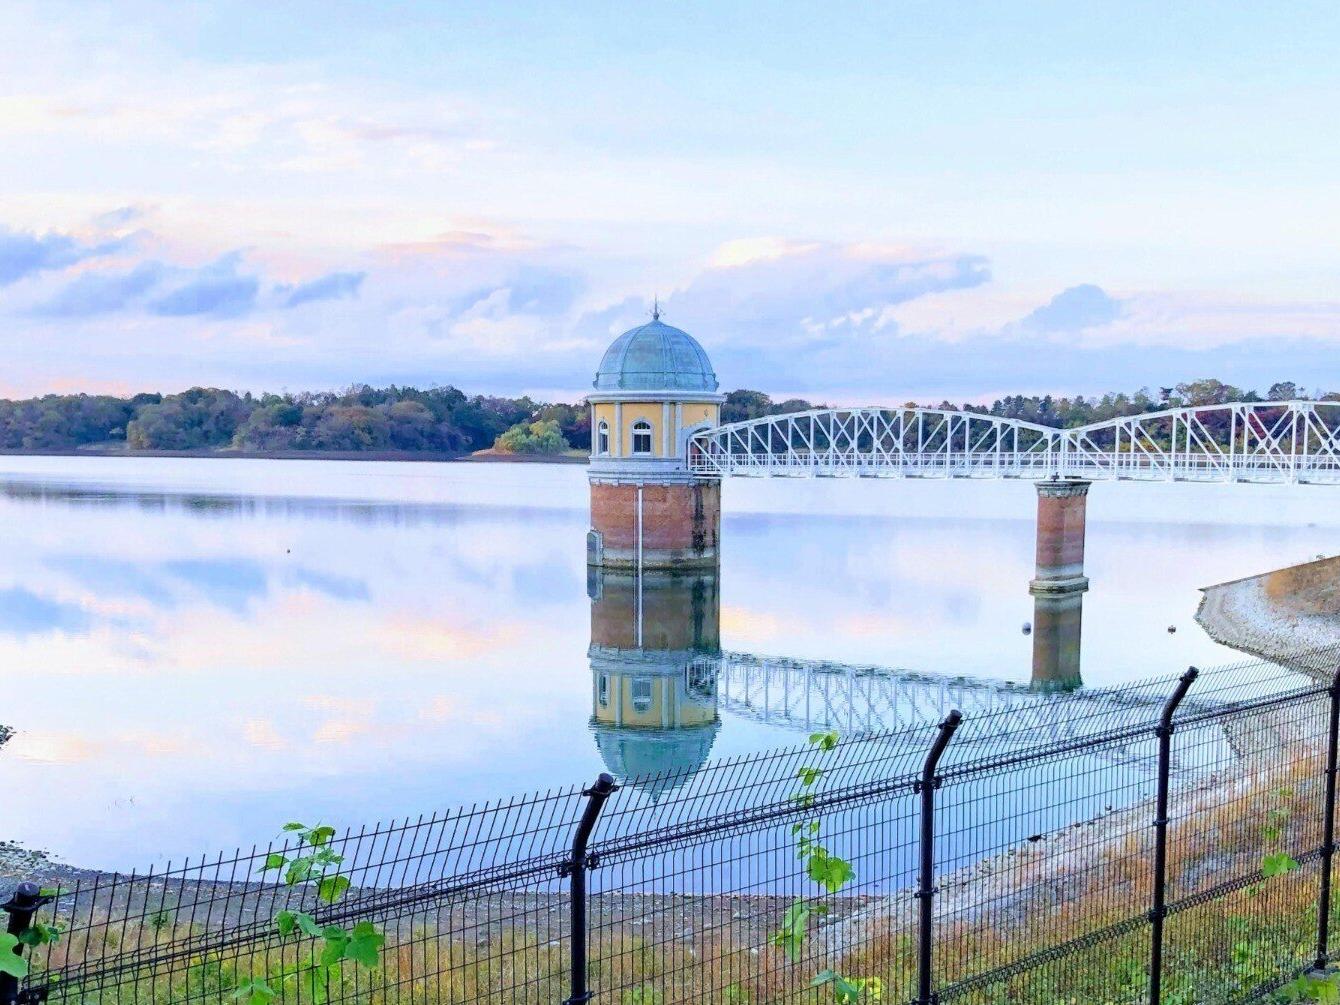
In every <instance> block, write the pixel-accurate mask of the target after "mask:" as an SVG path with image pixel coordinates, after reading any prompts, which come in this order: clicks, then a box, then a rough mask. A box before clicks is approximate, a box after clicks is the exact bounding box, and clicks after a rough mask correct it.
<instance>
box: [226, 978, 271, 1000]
mask: <svg viewBox="0 0 1340 1005" xmlns="http://www.w3.org/2000/svg"><path fill="white" fill-rule="evenodd" d="M275 997H276V993H275V990H274V988H272V987H270V985H269V984H267V983H265V981H264V980H262V979H261V978H260V977H253V978H251V980H249V981H245V982H243V983H242V984H239V985H238V987H237V990H236V991H234V992H233V1000H234V1001H241V1002H244V1003H245V1005H270V1002H272V1001H274V1000H275Z"/></svg>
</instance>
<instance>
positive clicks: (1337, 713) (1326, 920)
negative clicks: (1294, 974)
mask: <svg viewBox="0 0 1340 1005" xmlns="http://www.w3.org/2000/svg"><path fill="white" fill-rule="evenodd" d="M1330 694H1331V721H1330V725H1329V727H1328V729H1327V734H1326V808H1325V810H1324V812H1325V814H1326V816H1325V817H1324V818H1323V820H1322V839H1321V891H1320V893H1319V895H1318V897H1317V962H1316V964H1315V967H1316V969H1317V970H1322V971H1324V970H1325V969H1326V968H1327V966H1328V965H1329V964H1330V962H1331V948H1330V936H1331V860H1332V859H1333V858H1334V857H1335V770H1336V753H1337V747H1340V669H1337V670H1336V672H1335V677H1334V678H1332V680H1331V692H1330Z"/></svg>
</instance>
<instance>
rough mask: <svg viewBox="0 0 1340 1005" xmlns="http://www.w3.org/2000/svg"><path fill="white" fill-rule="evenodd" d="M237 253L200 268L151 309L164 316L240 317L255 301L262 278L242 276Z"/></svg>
mask: <svg viewBox="0 0 1340 1005" xmlns="http://www.w3.org/2000/svg"><path fill="white" fill-rule="evenodd" d="M240 258H241V256H240V254H239V253H238V252H232V253H230V254H227V255H224V256H223V257H222V258H221V259H219V260H218V261H217V262H215V263H214V264H213V265H210V266H207V267H206V268H204V269H201V270H200V271H199V272H198V273H197V274H196V277H195V278H194V279H192V280H191V281H190V282H188V283H186V284H184V285H182V286H179V287H177V288H176V289H175V290H173V291H172V292H171V293H168V294H167V295H166V296H164V297H161V298H160V299H158V300H156V301H154V302H153V303H152V304H151V305H150V310H151V311H152V312H153V313H155V314H161V315H163V316H165V317H188V316H191V315H212V316H214V317H237V316H239V315H242V314H245V313H247V312H248V311H249V310H251V308H252V307H253V306H254V305H255V303H256V295H257V293H259V292H260V285H261V284H260V280H259V279H257V278H256V277H255V276H244V275H239V274H238V272H237V265H238V261H239V260H240Z"/></svg>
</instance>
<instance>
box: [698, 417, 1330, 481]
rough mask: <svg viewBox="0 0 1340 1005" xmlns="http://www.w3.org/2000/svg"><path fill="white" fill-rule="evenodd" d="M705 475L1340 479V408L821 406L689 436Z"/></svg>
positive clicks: (737, 423) (1161, 479)
mask: <svg viewBox="0 0 1340 1005" xmlns="http://www.w3.org/2000/svg"><path fill="white" fill-rule="evenodd" d="M688 447H689V450H688V455H689V467H690V469H691V470H692V471H694V472H696V473H698V474H703V475H717V476H726V475H744V476H753V477H764V478H766V477H796V478H805V477H828V478H840V477H858V478H859V477H867V478H1022V479H1034V480H1042V479H1050V478H1081V479H1092V480H1107V481H1115V480H1134V481H1195V482H1273V483H1283V484H1298V483H1317V484H1338V483H1340V402H1336V401H1267V402H1231V403H1228V404H1222V405H1201V406H1196V407H1186V408H1170V409H1165V410H1163V411H1159V412H1146V413H1143V414H1140V415H1130V416H1123V417H1121V418H1116V419H1109V420H1106V421H1104V422H1095V423H1092V424H1090V425H1087V426H1079V427H1076V428H1073V429H1056V428H1054V427H1051V426H1044V425H1039V424H1037V423H1032V422H1024V421H1022V420H1019V419H1007V418H1002V417H1000V416H993V415H988V414H983V413H979V412H967V411H963V412H960V411H949V410H944V409H936V408H880V407H873V408H816V409H811V410H810V411H806V412H793V413H788V414H783V415H770V416H766V417H764V418H760V419H751V420H749V421H746V422H734V423H729V424H726V425H723V426H718V427H716V428H714V429H706V430H702V431H700V432H698V433H695V434H693V435H692V436H691V437H690V438H689V442H688Z"/></svg>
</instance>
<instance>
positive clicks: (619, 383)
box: [595, 314, 717, 391]
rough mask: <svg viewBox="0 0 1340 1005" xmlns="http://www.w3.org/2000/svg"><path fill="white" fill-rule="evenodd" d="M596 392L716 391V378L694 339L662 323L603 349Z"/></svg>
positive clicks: (657, 317) (653, 321) (632, 330)
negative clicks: (603, 353) (603, 354)
mask: <svg viewBox="0 0 1340 1005" xmlns="http://www.w3.org/2000/svg"><path fill="white" fill-rule="evenodd" d="M595 387H596V390H598V391H715V390H716V389H717V375H716V374H715V373H714V372H713V371H712V361H711V360H709V359H708V358H707V353H705V352H704V351H703V347H702V346H700V345H699V344H698V342H697V340H696V339H695V338H694V337H693V336H692V335H690V334H689V333H688V332H686V331H682V330H680V329H679V328H675V327H673V326H671V325H668V324H666V323H665V322H663V321H662V320H661V316H660V314H654V315H652V319H651V321H649V322H648V323H647V324H645V325H639V326H638V327H636V328H630V329H629V330H628V331H626V332H624V333H623V334H622V335H620V336H619V337H618V338H616V339H615V340H614V342H613V343H612V344H611V345H610V347H609V348H608V349H606V350H605V357H604V359H602V360H601V361H600V369H598V370H597V371H596V379H595Z"/></svg>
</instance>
